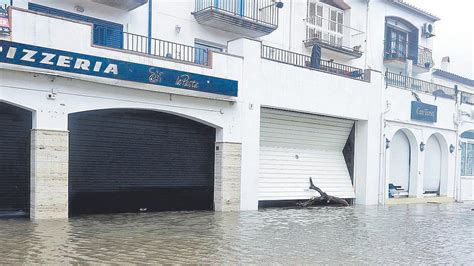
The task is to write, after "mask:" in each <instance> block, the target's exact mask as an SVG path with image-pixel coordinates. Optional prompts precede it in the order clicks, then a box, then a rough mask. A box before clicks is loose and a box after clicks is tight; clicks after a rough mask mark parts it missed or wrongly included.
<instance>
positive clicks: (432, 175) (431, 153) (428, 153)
mask: <svg viewBox="0 0 474 266" xmlns="http://www.w3.org/2000/svg"><path fill="white" fill-rule="evenodd" d="M424 153H425V167H424V171H423V193H424V194H425V195H430V194H431V195H439V191H440V184H441V175H442V169H441V167H442V166H444V165H443V161H442V150H441V145H440V143H439V141H438V138H437V137H436V136H435V135H431V136H430V137H429V138H428V141H427V142H426V146H425V151H424Z"/></svg>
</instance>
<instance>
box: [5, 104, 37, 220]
mask: <svg viewBox="0 0 474 266" xmlns="http://www.w3.org/2000/svg"><path fill="white" fill-rule="evenodd" d="M30 134H31V112H29V111H26V110H23V109H21V108H18V107H14V106H11V105H8V104H5V103H0V213H1V212H17V211H20V212H24V213H28V212H29V209H30V138H31V137H30Z"/></svg>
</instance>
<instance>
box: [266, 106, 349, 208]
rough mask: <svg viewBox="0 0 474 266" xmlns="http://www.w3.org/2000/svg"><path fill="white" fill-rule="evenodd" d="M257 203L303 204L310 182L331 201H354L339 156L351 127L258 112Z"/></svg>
mask: <svg viewBox="0 0 474 266" xmlns="http://www.w3.org/2000/svg"><path fill="white" fill-rule="evenodd" d="M260 125H261V126H260V169H259V193H258V198H259V200H260V201H267V200H295V199H308V198H310V197H311V196H314V195H317V193H315V192H314V191H310V190H309V189H308V187H309V177H312V178H313V181H314V183H315V185H316V186H319V187H320V188H321V189H322V190H324V191H325V192H327V193H328V194H330V195H333V196H337V197H341V198H355V194H354V189H353V187H352V182H351V179H350V176H349V172H348V169H347V166H346V162H345V160H344V156H343V153H342V150H343V148H344V145H345V144H346V142H347V139H348V137H349V134H350V132H351V129H352V126H353V125H354V121H351V120H346V119H339V118H332V117H326V116H318V115H311V114H303V113H297V112H290V111H283V110H275V109H268V108H262V110H261V122H260Z"/></svg>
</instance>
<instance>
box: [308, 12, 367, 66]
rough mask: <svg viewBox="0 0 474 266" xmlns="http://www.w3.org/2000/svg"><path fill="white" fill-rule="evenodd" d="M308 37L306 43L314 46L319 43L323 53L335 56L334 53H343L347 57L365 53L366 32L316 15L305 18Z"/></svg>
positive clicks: (357, 56)
mask: <svg viewBox="0 0 474 266" xmlns="http://www.w3.org/2000/svg"><path fill="white" fill-rule="evenodd" d="M305 22H306V39H305V40H304V45H305V46H306V47H312V46H313V45H315V44H318V45H320V46H321V48H322V49H323V53H326V54H328V56H331V57H334V53H336V55H335V56H337V55H342V56H343V57H344V58H346V59H354V58H360V57H361V56H362V54H363V49H364V43H365V33H364V32H362V31H360V30H357V29H354V28H351V27H348V26H346V25H343V24H341V23H337V22H335V21H331V20H328V19H325V18H323V17H320V16H314V17H310V18H306V19H305Z"/></svg>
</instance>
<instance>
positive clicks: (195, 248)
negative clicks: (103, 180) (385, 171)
mask: <svg viewBox="0 0 474 266" xmlns="http://www.w3.org/2000/svg"><path fill="white" fill-rule="evenodd" d="M473 208H474V204H472V203H457V204H424V205H407V206H393V207H364V206H355V207H346V208H342V207H340V208H330V207H325V208H312V209H266V210H261V211H254V212H241V213H214V212H168V213H140V214H119V215H117V214H115V215H94V216H82V217H74V218H71V219H69V220H68V221H65V220H61V221H41V222H30V221H28V220H26V219H25V220H19V219H8V220H0V263H1V264H6V263H8V264H11V263H14V264H17V263H28V264H30V263H43V264H46V263H47V264H52V263H54V264H59V263H104V262H105V263H127V262H130V263H212V264H236V263H242V264H244V263H245V264H246V263H252V264H275V263H276V264H291V265H294V264H320V263H324V264H345V263H352V264H354V263H357V264H359V263H364V264H380V263H385V264H386V263H391V264H406V263H411V264H415V263H416V264H418V263H424V264H428V263H429V264H433V263H450V264H452V263H455V264H459V263H463V264H470V265H473V264H474V211H472V209H473Z"/></svg>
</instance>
